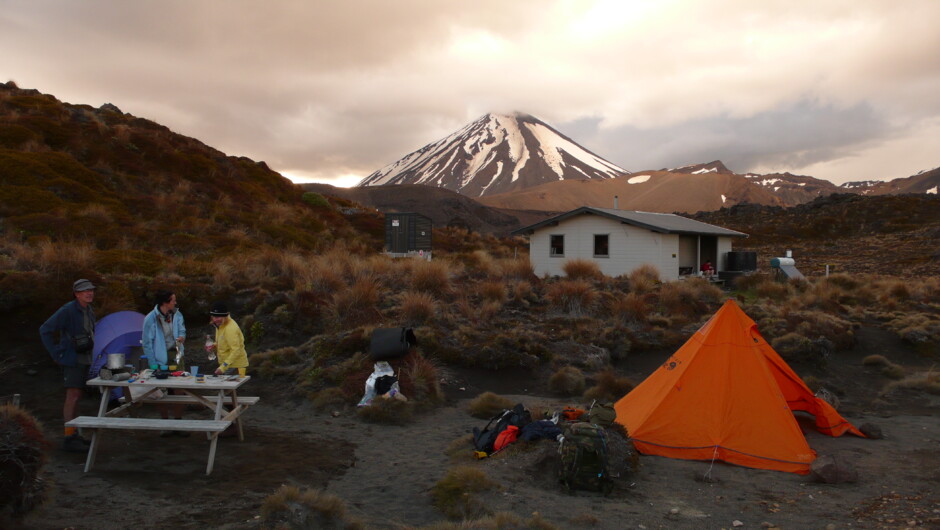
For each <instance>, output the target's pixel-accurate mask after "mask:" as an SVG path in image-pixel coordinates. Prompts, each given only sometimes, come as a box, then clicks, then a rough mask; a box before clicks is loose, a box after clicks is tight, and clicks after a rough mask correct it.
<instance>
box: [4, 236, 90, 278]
mask: <svg viewBox="0 0 940 530" xmlns="http://www.w3.org/2000/svg"><path fill="white" fill-rule="evenodd" d="M14 251H15V256H16V262H17V265H18V266H19V267H21V268H23V269H25V270H29V269H37V270H39V271H42V272H44V273H47V274H50V275H52V276H55V277H63V276H68V277H71V276H74V275H75V274H78V273H79V272H78V271H86V270H90V269H92V268H93V267H94V263H95V255H96V251H95V246H94V244H92V243H91V242H90V241H59V242H52V241H49V240H42V241H40V242H39V244H38V245H36V247H30V246H28V245H23V246H19V247H16V248H15V249H14Z"/></svg>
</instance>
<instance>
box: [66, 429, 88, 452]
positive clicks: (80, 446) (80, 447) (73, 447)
mask: <svg viewBox="0 0 940 530" xmlns="http://www.w3.org/2000/svg"><path fill="white" fill-rule="evenodd" d="M84 442H85V440H83V439H82V437H81V436H79V435H77V434H73V435H71V436H67V437H66V438H65V440H62V450H63V451H65V452H66V453H87V452H88V446H87V445H85V443H84Z"/></svg>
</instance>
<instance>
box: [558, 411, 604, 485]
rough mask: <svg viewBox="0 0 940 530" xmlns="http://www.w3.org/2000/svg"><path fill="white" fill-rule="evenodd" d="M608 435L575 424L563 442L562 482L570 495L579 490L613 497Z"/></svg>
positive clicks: (595, 426) (590, 426) (596, 427)
mask: <svg viewBox="0 0 940 530" xmlns="http://www.w3.org/2000/svg"><path fill="white" fill-rule="evenodd" d="M607 456H608V455H607V432H606V431H605V430H604V428H603V427H600V426H598V425H593V424H590V423H587V422H578V423H572V424H571V425H569V426H568V427H567V428H566V429H565V436H564V439H563V440H562V442H561V468H560V469H559V477H558V478H559V480H560V481H561V483H562V485H564V486H565V488H566V489H567V490H568V492H569V493H571V492H573V491H574V490H576V489H583V490H591V491H602V492H604V493H605V494H607V493H610V490H611V488H612V484H611V482H610V476H609V472H608V469H607V460H608V458H607Z"/></svg>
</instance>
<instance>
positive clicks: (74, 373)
mask: <svg viewBox="0 0 940 530" xmlns="http://www.w3.org/2000/svg"><path fill="white" fill-rule="evenodd" d="M72 294H73V295H74V296H75V299H74V300H72V301H71V302H68V303H66V304H65V305H63V306H62V307H60V308H59V310H58V311H56V312H55V314H53V315H52V316H51V317H49V320H46V321H45V322H44V323H43V325H42V326H40V327H39V335H40V337H42V343H43V345H44V346H45V347H46V350H48V351H49V355H51V356H52V360H54V361H55V362H56V363H58V364H59V365H60V366H61V367H62V373H63V378H62V381H63V386H64V387H65V405H64V406H63V407H62V416H63V417H64V419H65V422H66V423H68V422H69V421H70V420H72V419H75V418H76V417H77V416H78V402H79V401H80V400H81V397H82V392H83V390H84V388H85V375H86V374H87V373H88V367H89V366H90V365H91V361H92V359H91V355H92V349H94V339H95V311H94V309H93V308H92V307H91V303H92V302H93V301H94V300H95V285H94V284H93V283H91V281H89V280H86V279H84V278H83V279H81V280H77V281H76V282H75V283H73V284H72ZM88 445H89V442H88V441H87V440H85V439H84V438H82V437H81V436H80V435H79V434H78V431H77V430H76V429H75V427H66V428H65V440H64V441H63V442H62V449H63V450H65V451H69V452H86V451H87V450H88Z"/></svg>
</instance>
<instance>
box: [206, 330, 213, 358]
mask: <svg viewBox="0 0 940 530" xmlns="http://www.w3.org/2000/svg"><path fill="white" fill-rule="evenodd" d="M206 353H207V354H208V358H209V360H210V361H214V360H215V338H214V337H213V336H212V335H206Z"/></svg>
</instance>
